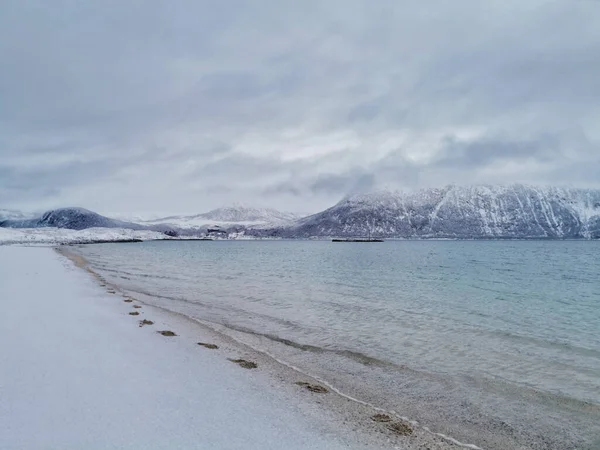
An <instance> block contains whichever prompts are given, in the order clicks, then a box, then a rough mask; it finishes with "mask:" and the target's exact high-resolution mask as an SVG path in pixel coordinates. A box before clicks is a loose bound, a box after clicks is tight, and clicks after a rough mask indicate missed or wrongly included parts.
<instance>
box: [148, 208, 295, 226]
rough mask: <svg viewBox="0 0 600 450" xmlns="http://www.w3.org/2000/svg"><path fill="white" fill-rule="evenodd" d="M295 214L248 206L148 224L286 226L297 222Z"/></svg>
mask: <svg viewBox="0 0 600 450" xmlns="http://www.w3.org/2000/svg"><path fill="white" fill-rule="evenodd" d="M298 218H299V216H297V215H296V214H293V213H287V212H282V211H278V210H276V209H272V208H250V207H246V206H228V207H224V208H217V209H213V210H212V211H208V212H206V213H202V214H196V215H192V216H170V217H163V218H160V219H156V220H152V221H148V222H146V223H168V224H171V225H175V226H179V227H184V228H185V227H200V226H206V225H224V226H227V225H243V226H253V225H263V226H266V225H268V226H277V225H284V224H288V223H291V222H293V221H294V220H297V219H298Z"/></svg>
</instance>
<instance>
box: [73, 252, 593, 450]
mask: <svg viewBox="0 0 600 450" xmlns="http://www.w3.org/2000/svg"><path fill="white" fill-rule="evenodd" d="M79 251H80V252H82V254H83V255H84V256H85V257H86V258H87V259H88V260H89V261H90V263H91V264H92V266H93V268H94V269H95V270H97V271H99V272H100V273H102V274H103V275H104V276H105V277H106V278H107V279H108V280H110V281H112V282H114V283H116V284H119V285H121V286H122V287H123V288H124V289H126V290H129V291H132V292H137V293H138V294H139V295H144V297H145V298H146V301H149V302H151V303H154V304H156V305H157V306H161V307H164V308H167V309H171V310H173V311H176V312H179V313H183V314H186V315H188V316H190V317H193V318H195V319H197V320H200V321H202V322H204V323H207V324H209V325H211V326H212V327H214V328H217V329H219V331H222V332H225V333H227V334H229V335H231V336H233V337H235V338H237V339H239V340H241V341H243V342H246V343H248V344H250V345H252V346H253V347H255V348H259V349H262V350H264V351H265V352H268V353H269V354H271V355H273V356H274V357H276V358H277V359H279V360H281V361H285V362H286V363H288V364H290V365H293V366H296V367H298V368H300V369H301V370H303V371H305V372H307V373H310V374H312V375H314V376H316V377H318V378H319V379H321V380H323V381H324V382H326V383H327V384H329V385H330V386H332V387H333V388H334V389H336V390H339V391H340V392H343V393H344V395H347V396H349V397H353V398H356V399H359V400H360V401H364V402H368V403H370V404H373V405H377V406H378V407H381V408H383V409H385V410H387V411H397V412H398V414H399V415H402V416H406V417H410V418H411V419H412V420H416V421H418V422H419V423H420V424H422V425H425V426H427V427H428V428H430V429H431V430H432V432H434V433H438V434H443V435H447V436H452V438H454V439H458V440H459V441H461V442H469V443H472V444H473V445H475V444H476V445H477V446H480V447H482V448H503V449H504V448H519V446H521V448H522V447H523V446H525V448H539V449H551V448H583V449H585V448H590V449H592V448H597V446H598V445H599V444H600V333H599V332H598V331H599V330H600V280H599V279H598V277H597V274H598V273H600V258H599V256H598V255H599V254H600V243H599V242H548V241H544V242H489V241H486V242H456V241H443V242H440V241H427V242H385V243H383V244H378V245H361V246H359V245H343V246H340V245H336V244H332V243H329V242H313V241H291V242H289V241H288V242H285V241H279V242H273V241H264V242H254V241H244V242H228V241H224V242H148V243H143V244H137V245H119V244H103V245H97V246H89V247H84V248H81V249H79Z"/></svg>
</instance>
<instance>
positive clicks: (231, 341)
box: [55, 246, 482, 450]
mask: <svg viewBox="0 0 600 450" xmlns="http://www.w3.org/2000/svg"><path fill="white" fill-rule="evenodd" d="M55 250H56V251H57V252H58V253H59V254H61V255H63V256H65V257H66V258H68V259H69V260H71V261H72V262H73V263H74V264H75V265H76V266H77V267H78V268H80V269H83V270H85V271H86V272H87V273H89V274H90V275H92V277H94V279H95V281H96V282H97V283H99V284H100V285H101V287H105V288H106V289H110V290H114V291H115V293H116V294H117V295H123V296H124V297H126V298H131V299H133V300H134V301H136V302H139V303H140V304H142V305H144V307H148V308H153V309H155V310H156V311H160V314H165V315H167V316H169V317H172V318H174V319H175V320H176V321H177V322H179V323H180V324H184V323H186V324H187V326H191V327H192V328H197V329H200V330H202V333H207V334H209V335H210V336H211V338H210V341H211V343H215V344H216V345H217V346H219V348H228V349H233V350H234V351H235V350H237V351H238V352H240V353H244V354H245V355H251V356H246V357H247V358H249V359H251V360H252V361H253V362H256V363H258V366H259V369H262V372H263V374H264V375H265V376H266V377H267V378H269V379H270V381H271V382H272V383H275V384H277V386H276V388H277V389H278V390H289V389H290V388H291V389H292V390H293V391H297V390H298V385H297V383H309V384H310V385H311V386H323V387H325V388H326V389H327V390H328V391H329V392H327V393H326V395H319V396H317V397H316V398H314V401H315V403H316V404H317V405H319V407H320V408H321V407H322V408H323V409H324V410H326V411H327V414H329V415H332V417H333V420H334V422H336V423H338V424H344V426H349V427H351V429H352V430H354V432H357V433H358V434H359V435H360V436H361V437H360V438H358V437H357V438H355V439H356V440H363V439H364V440H365V442H366V443H367V444H366V445H367V446H369V447H370V445H375V446H376V448H398V449H405V450H411V449H421V448H430V449H431V450H434V449H435V450H438V449H439V450H445V449H471V450H482V449H481V447H478V446H476V445H473V444H468V443H462V442H460V441H458V440H456V439H453V438H452V437H450V436H447V435H444V434H443V433H437V432H434V431H432V430H430V429H429V428H427V427H426V426H423V425H421V424H419V423H418V422H416V421H414V420H411V419H410V418H408V417H405V416H403V415H401V414H399V413H397V412H396V411H390V410H386V409H385V408H381V407H378V406H376V405H375V404H371V403H369V402H368V401H363V400H360V399H359V398H355V397H353V396H352V395H350V394H346V393H344V392H342V391H341V390H339V389H338V388H336V387H335V385H334V384H333V383H331V382H329V381H327V380H325V379H323V378H321V377H319V376H317V375H314V374H310V373H308V372H306V371H304V370H302V369H301V368H299V367H297V366H295V365H293V364H291V363H289V362H286V361H284V360H282V359H281V358H278V357H277V356H276V355H274V354H271V353H269V352H268V351H267V350H265V349H260V348H257V347H255V346H253V345H252V344H251V343H249V342H245V341H244V340H242V339H238V338H237V337H235V336H233V335H232V334H227V333H224V332H223V331H219V330H218V329H217V328H215V327H214V325H215V324H209V323H206V322H204V321H202V320H201V319H198V318H194V317H190V316H187V315H185V314H183V313H180V312H176V311H172V310H169V309H167V308H164V307H162V306H157V305H153V304H150V303H148V302H147V301H145V299H144V297H145V295H144V294H140V293H138V292H132V291H128V290H124V289H122V288H120V287H119V286H118V285H116V284H111V283H109V282H108V281H107V280H106V279H105V278H104V277H102V276H101V275H100V274H98V273H96V272H94V271H93V270H92V269H91V268H90V267H89V265H88V262H87V260H86V259H85V258H84V257H83V256H81V255H79V254H78V253H75V252H73V251H72V250H71V249H69V246H61V247H59V248H56V249H55ZM102 285H104V286H102ZM146 300H147V299H146ZM300 387H301V388H302V387H303V386H300ZM301 391H302V389H301ZM313 396H314V394H313ZM308 400H312V397H308ZM321 405H322V406H321ZM378 414H381V415H385V416H389V418H390V422H380V423H379V422H376V421H374V420H373V419H372V417H374V416H376V415H378ZM391 423H397V424H399V425H400V426H401V427H402V429H404V428H403V427H404V426H408V428H409V429H410V431H409V433H408V434H407V435H406V436H403V434H404V433H401V434H398V433H397V432H394V431H392V430H390V429H389V425H390V424H391ZM363 445H365V444H363ZM423 446H425V447H423ZM351 448H353V447H351Z"/></svg>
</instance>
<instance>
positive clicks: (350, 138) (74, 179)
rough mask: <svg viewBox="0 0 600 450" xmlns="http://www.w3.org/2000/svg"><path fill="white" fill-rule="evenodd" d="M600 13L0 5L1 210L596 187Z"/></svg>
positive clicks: (442, 6) (591, 5)
mask: <svg viewBox="0 0 600 450" xmlns="http://www.w3.org/2000/svg"><path fill="white" fill-rule="evenodd" d="M599 24H600V1H599V0H561V1H546V0H518V1H517V0H485V1H481V0H445V1H442V0H393V1H388V0H377V1H361V0H302V1H298V0H296V1H288V0H261V1H253V0H245V1H239V0H228V1H215V0H211V1H208V0H178V1H176V2H168V1H165V0H101V1H100V0H99V1H88V2H82V1H79V0H53V1H51V2H50V1H47V0H40V1H33V0H31V1H30V0H3V1H1V2H0V208H13V209H21V210H29V211H32V210H43V209H49V208H53V207H59V206H82V207H86V208H89V209H92V210H95V211H98V212H102V213H109V212H111V213H124V214H126V213H140V214H142V213H165V214H185V213H198V212H203V211H206V210H209V209H212V208H215V207H219V206H223V205H229V204H232V203H243V204H246V205H254V206H260V207H267V206H268V207H274V208H277V209H281V210H287V211H295V212H316V211H318V210H321V209H323V208H326V207H329V206H331V205H332V204H334V203H335V202H337V201H339V200H340V199H341V198H343V197H344V196H345V195H348V194H351V193H355V192H365V191H371V190H375V189H380V188H388V189H402V190H412V189H419V188H424V187H433V186H443V185H446V184H450V183H456V184H480V183H494V184H495V183H502V184H507V183H513V182H521V183H532V184H545V185H547V184H552V185H568V186H580V187H600V25H599Z"/></svg>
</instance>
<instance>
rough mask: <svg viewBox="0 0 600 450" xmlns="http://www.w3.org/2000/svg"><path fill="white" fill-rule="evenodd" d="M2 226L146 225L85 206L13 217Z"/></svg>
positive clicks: (117, 226) (136, 226) (99, 226)
mask: <svg viewBox="0 0 600 450" xmlns="http://www.w3.org/2000/svg"><path fill="white" fill-rule="evenodd" d="M0 227H10V228H43V227H56V228H68V229H71V230H84V229H86V228H94V227H96V228H128V229H132V230H141V229H144V228H145V227H144V226H142V225H138V224H135V223H131V222H123V221H120V220H115V219H109V218H108V217H104V216H101V215H100V214H97V213H95V212H92V211H88V210H87V209H84V208H59V209H53V210H50V211H47V212H45V213H44V214H42V216H41V217H37V218H33V219H25V220H19V219H12V220H4V221H0Z"/></svg>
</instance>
